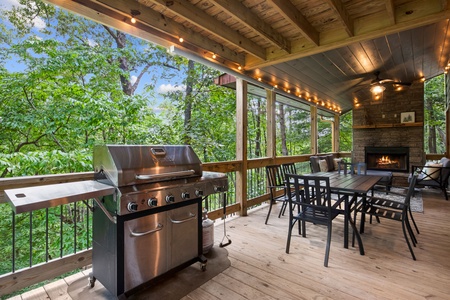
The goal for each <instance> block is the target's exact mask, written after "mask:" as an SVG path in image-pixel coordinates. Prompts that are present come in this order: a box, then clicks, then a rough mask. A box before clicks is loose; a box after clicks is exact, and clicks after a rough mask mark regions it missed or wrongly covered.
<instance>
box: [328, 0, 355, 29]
mask: <svg viewBox="0 0 450 300" xmlns="http://www.w3.org/2000/svg"><path fill="white" fill-rule="evenodd" d="M325 1H326V2H327V3H328V4H329V5H330V7H331V9H332V10H334V11H335V13H336V14H337V16H338V18H339V21H340V22H341V23H342V25H344V29H345V31H346V32H347V34H348V35H349V36H354V35H355V34H354V30H353V22H352V21H351V20H350V17H349V15H348V13H347V10H346V9H345V7H344V5H343V4H342V1H341V0H325Z"/></svg>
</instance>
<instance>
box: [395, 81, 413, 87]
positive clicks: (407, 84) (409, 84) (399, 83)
mask: <svg viewBox="0 0 450 300" xmlns="http://www.w3.org/2000/svg"><path fill="white" fill-rule="evenodd" d="M392 84H393V85H405V86H411V82H400V81H394V82H393V83H392Z"/></svg>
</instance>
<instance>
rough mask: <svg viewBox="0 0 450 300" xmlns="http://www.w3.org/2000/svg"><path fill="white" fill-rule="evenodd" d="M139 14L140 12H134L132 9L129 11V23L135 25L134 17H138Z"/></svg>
mask: <svg viewBox="0 0 450 300" xmlns="http://www.w3.org/2000/svg"><path fill="white" fill-rule="evenodd" d="M140 14H141V12H140V11H138V10H136V9H132V10H131V20H130V21H131V23H133V24H135V23H136V18H135V17H136V16H139V15H140Z"/></svg>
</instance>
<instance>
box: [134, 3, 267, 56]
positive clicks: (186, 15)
mask: <svg viewBox="0 0 450 300" xmlns="http://www.w3.org/2000/svg"><path fill="white" fill-rule="evenodd" d="M139 2H141V3H145V4H146V5H148V4H149V2H151V3H154V4H158V5H162V6H164V7H165V8H166V9H167V10H169V11H170V12H171V13H173V14H175V15H177V16H179V17H181V18H183V19H186V20H188V21H189V23H191V24H193V25H195V26H197V27H199V28H201V29H202V30H205V31H207V32H208V33H209V34H211V35H214V36H215V37H216V38H218V39H221V40H225V41H227V42H228V43H230V44H232V45H234V46H235V47H237V48H239V49H241V50H242V51H245V52H247V53H249V54H251V55H254V56H255V57H257V58H259V59H262V60H265V59H266V51H265V49H264V48H262V47H260V46H259V45H257V44H256V43H254V42H252V41H251V40H249V39H247V38H246V37H244V36H243V35H241V34H239V33H238V32H237V31H235V30H232V29H230V28H229V27H227V25H225V24H224V23H222V22H220V21H219V20H217V19H216V18H214V17H212V16H210V15H208V14H206V13H205V12H204V11H203V10H201V9H199V8H197V7H195V6H194V5H191V4H189V2H187V1H180V0H172V1H165V0H139Z"/></svg>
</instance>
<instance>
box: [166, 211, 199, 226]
mask: <svg viewBox="0 0 450 300" xmlns="http://www.w3.org/2000/svg"><path fill="white" fill-rule="evenodd" d="M195 217H196V215H195V214H193V213H189V216H188V217H187V218H185V219H181V220H173V219H172V218H171V217H169V219H170V221H171V222H172V223H174V224H181V223H184V222H187V221H190V220H192V219H195Z"/></svg>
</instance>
